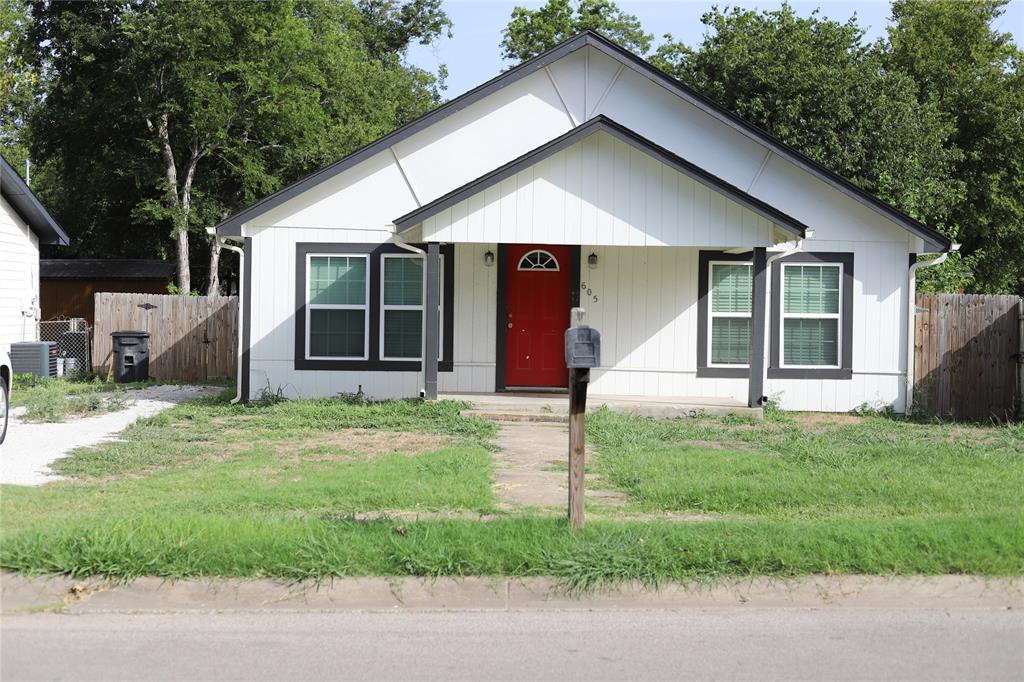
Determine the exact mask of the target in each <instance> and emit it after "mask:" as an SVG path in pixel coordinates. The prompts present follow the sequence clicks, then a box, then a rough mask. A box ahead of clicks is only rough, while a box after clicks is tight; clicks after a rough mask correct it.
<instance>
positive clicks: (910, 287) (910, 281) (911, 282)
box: [903, 244, 960, 415]
mask: <svg viewBox="0 0 1024 682" xmlns="http://www.w3.org/2000/svg"><path fill="white" fill-rule="evenodd" d="M959 250H960V245H959V244H950V247H949V250H948V251H943V252H942V253H941V254H939V255H938V256H937V257H936V258H933V259H931V260H926V261H914V262H913V263H911V264H910V273H909V275H908V277H907V358H906V359H907V399H906V401H905V403H906V404H905V406H904V408H903V414H904V415H910V414H911V413H912V412H913V408H914V343H915V341H916V339H915V338H914V327H913V324H914V314H915V311H916V309H917V270H918V268H930V267H934V266H936V265H942V264H943V263H945V262H946V259H947V258H948V257H949V254H950V253H952V252H954V251H959Z"/></svg>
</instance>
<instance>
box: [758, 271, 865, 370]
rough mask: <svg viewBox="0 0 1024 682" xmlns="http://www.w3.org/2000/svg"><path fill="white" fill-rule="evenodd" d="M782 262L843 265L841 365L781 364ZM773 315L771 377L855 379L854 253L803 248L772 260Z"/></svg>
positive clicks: (769, 367)
mask: <svg viewBox="0 0 1024 682" xmlns="http://www.w3.org/2000/svg"><path fill="white" fill-rule="evenodd" d="M783 263H839V264H841V265H842V266H843V300H842V301H840V310H841V312H842V314H841V316H840V324H841V325H842V331H841V337H842V341H841V343H842V347H841V348H840V349H839V350H840V363H841V367H826V368H822V369H814V368H805V367H801V368H790V367H780V366H779V365H780V364H781V358H780V357H779V354H780V350H781V347H782V341H781V337H780V333H781V330H782V303H781V301H782V264H783ZM771 277H772V315H771V364H770V365H769V366H768V378H769V379H852V378H853V254H852V253H849V252H838V251H832V252H829V251H804V252H800V253H794V254H793V255H791V256H786V257H785V258H779V259H778V260H776V261H775V262H773V263H772V273H771Z"/></svg>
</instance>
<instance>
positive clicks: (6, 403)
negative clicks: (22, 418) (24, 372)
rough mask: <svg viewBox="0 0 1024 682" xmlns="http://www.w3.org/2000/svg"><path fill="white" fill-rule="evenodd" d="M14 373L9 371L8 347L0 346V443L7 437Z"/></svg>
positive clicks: (9, 355) (9, 350) (9, 353)
mask: <svg viewBox="0 0 1024 682" xmlns="http://www.w3.org/2000/svg"><path fill="white" fill-rule="evenodd" d="M12 377H14V371H13V370H12V369H11V349H10V346H8V345H6V344H4V345H0V443H3V442H4V438H6V437H7V413H8V408H9V407H10V405H11V379H12Z"/></svg>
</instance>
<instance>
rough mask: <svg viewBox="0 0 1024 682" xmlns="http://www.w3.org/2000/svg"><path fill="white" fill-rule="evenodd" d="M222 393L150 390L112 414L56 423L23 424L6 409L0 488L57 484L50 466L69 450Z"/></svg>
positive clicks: (130, 397)
mask: <svg viewBox="0 0 1024 682" xmlns="http://www.w3.org/2000/svg"><path fill="white" fill-rule="evenodd" d="M222 390H223V389H221V388H219V387H217V386H174V385H170V384H168V385H164V386H151V387H149V388H143V389H137V390H132V391H128V392H127V398H128V400H129V401H130V402H129V405H128V407H126V408H125V409H123V410H120V411H118V412H109V413H107V414H101V415H97V416H95V417H84V418H82V419H71V420H68V421H66V422H58V423H42V424H40V423H25V422H22V421H21V419H20V415H19V413H20V412H21V410H12V411H11V413H12V414H11V416H12V418H11V421H10V424H9V425H8V429H7V440H5V441H4V444H3V445H0V483H13V484H15V485H42V484H44V483H48V482H50V481H56V480H59V479H60V477H59V476H56V475H54V474H53V473H51V472H50V465H51V464H53V462H54V461H55V460H58V459H60V458H61V457H64V456H66V455H68V454H69V453H70V452H71V451H72V450H74V449H76V448H81V447H88V446H90V445H97V444H99V443H102V442H103V441H105V440H110V439H111V438H112V437H113V436H115V435H116V434H118V433H120V432H121V431H123V430H124V429H126V428H127V427H129V426H131V424H132V423H134V422H135V420H136V419H139V418H140V417H148V416H150V415H154V414H156V413H157V412H161V411H163V410H166V409H167V408H168V407H171V406H173V405H176V404H178V403H182V402H185V401H187V400H195V399H196V398H203V397H206V396H211V395H217V394H218V393H220V392H221V391H222Z"/></svg>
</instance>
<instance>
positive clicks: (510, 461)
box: [494, 421, 626, 509]
mask: <svg viewBox="0 0 1024 682" xmlns="http://www.w3.org/2000/svg"><path fill="white" fill-rule="evenodd" d="M499 424H500V430H499V431H498V438H497V444H498V447H499V448H501V450H500V451H499V452H498V453H497V454H496V455H495V464H496V468H495V472H494V474H495V481H496V482H495V486H494V488H495V492H496V493H497V494H498V498H499V500H500V504H501V506H502V507H504V508H506V509H511V508H517V507H561V508H563V509H564V508H565V507H566V505H567V504H568V500H569V488H568V483H569V481H568V476H569V474H568V471H567V469H566V465H567V462H568V457H569V453H568V451H569V429H568V428H567V427H566V426H565V425H564V424H552V423H544V422H533V421H519V422H500V423H499ZM587 455H588V457H589V455H590V453H589V451H588V453H587ZM596 483H598V479H597V477H596V476H594V475H593V474H588V475H587V477H586V484H587V485H586V486H585V494H586V498H587V499H588V500H600V501H602V502H605V503H607V504H621V503H623V502H625V500H626V497H625V495H623V494H621V493H618V492H615V491H612V490H600V489H596V488H595V484H596Z"/></svg>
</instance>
